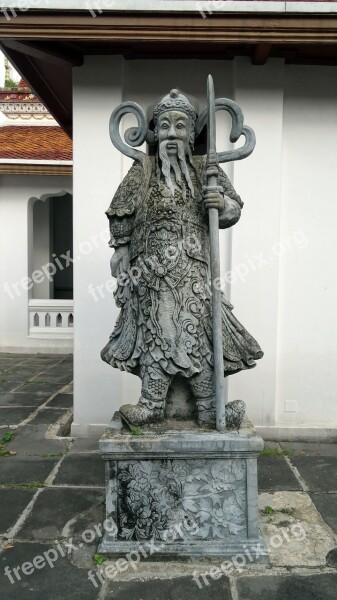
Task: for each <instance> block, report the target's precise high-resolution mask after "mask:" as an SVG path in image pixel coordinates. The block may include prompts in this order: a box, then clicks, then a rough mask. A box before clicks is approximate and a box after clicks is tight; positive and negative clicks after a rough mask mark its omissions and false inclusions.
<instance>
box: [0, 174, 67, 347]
mask: <svg viewBox="0 0 337 600" xmlns="http://www.w3.org/2000/svg"><path fill="white" fill-rule="evenodd" d="M60 191H68V192H70V193H71V191H72V189H71V178H70V177H58V176H50V177H48V176H36V175H2V176H0V282H1V287H0V351H2V352H25V351H27V352H28V351H33V352H38V351H42V352H43V350H44V351H46V350H47V351H48V349H49V351H53V352H54V351H55V352H60V351H65V350H68V351H69V344H68V346H67V347H66V346H65V342H64V341H62V340H60V341H52V340H50V341H48V340H38V339H31V338H29V337H28V296H29V290H27V289H25V287H27V283H26V284H25V282H24V278H25V277H28V275H29V273H31V272H32V270H33V269H32V266H33V265H32V264H30V265H29V256H30V251H29V247H30V244H31V242H32V219H31V217H32V211H30V210H29V209H28V204H29V203H30V207H29V208H30V209H31V208H32V206H31V205H32V202H33V200H32V199H33V198H40V197H41V196H42V195H43V194H48V193H51V194H53V193H55V194H57V193H59V192H60ZM40 266H42V265H40ZM5 286H6V287H5ZM6 289H7V290H9V291H6Z"/></svg>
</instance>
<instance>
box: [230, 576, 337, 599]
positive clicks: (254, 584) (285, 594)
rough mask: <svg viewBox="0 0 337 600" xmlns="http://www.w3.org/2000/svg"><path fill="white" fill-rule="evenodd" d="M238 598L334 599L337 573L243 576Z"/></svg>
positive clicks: (239, 585) (336, 587) (239, 581)
mask: <svg viewBox="0 0 337 600" xmlns="http://www.w3.org/2000/svg"><path fill="white" fill-rule="evenodd" d="M237 588H238V592H239V600H336V589H337V574H334V573H324V574H322V575H310V576H301V575H290V576H284V577H280V576H279V577H277V576H276V577H273V576H270V577H265V576H262V577H243V578H242V579H239V580H238V581H237Z"/></svg>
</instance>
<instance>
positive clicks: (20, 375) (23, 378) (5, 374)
mask: <svg viewBox="0 0 337 600" xmlns="http://www.w3.org/2000/svg"><path fill="white" fill-rule="evenodd" d="M39 373H41V371H35V372H34V371H27V370H21V369H20V368H19V367H17V368H16V369H7V370H4V369H2V371H1V373H0V379H6V381H14V382H15V381H20V382H21V383H26V382H27V381H29V379H32V377H37V376H38V375H39Z"/></svg>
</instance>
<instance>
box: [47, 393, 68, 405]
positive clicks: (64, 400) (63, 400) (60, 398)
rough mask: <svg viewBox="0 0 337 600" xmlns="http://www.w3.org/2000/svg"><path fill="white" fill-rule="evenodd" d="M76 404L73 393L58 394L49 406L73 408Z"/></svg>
mask: <svg viewBox="0 0 337 600" xmlns="http://www.w3.org/2000/svg"><path fill="white" fill-rule="evenodd" d="M73 404H74V398H73V394H57V396H55V398H53V399H52V400H51V401H50V402H48V407H49V406H50V407H55V408H72V407H73Z"/></svg>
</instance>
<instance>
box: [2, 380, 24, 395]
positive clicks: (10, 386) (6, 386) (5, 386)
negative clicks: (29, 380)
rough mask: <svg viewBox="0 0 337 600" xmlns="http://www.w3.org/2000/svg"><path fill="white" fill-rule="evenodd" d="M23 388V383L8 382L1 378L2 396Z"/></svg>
mask: <svg viewBox="0 0 337 600" xmlns="http://www.w3.org/2000/svg"><path fill="white" fill-rule="evenodd" d="M20 387H22V381H7V379H6V378H5V377H0V394H2V393H3V392H11V391H12V390H16V389H18V388H20Z"/></svg>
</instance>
